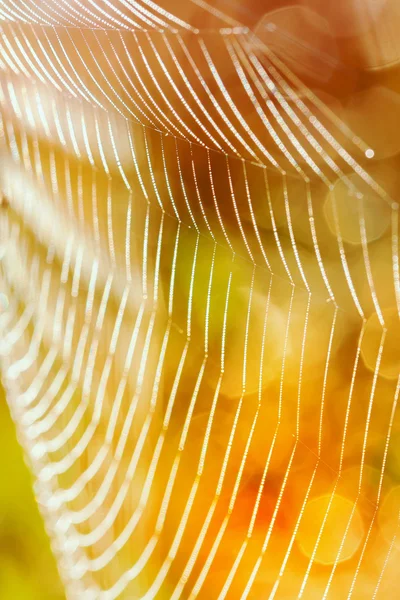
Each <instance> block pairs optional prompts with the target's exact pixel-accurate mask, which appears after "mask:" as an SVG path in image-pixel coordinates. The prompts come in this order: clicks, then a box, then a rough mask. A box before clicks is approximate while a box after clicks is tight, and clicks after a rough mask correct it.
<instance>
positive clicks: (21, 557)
mask: <svg viewBox="0 0 400 600" xmlns="http://www.w3.org/2000/svg"><path fill="white" fill-rule="evenodd" d="M0 474H1V483H0V598H1V600H63V599H64V598H65V596H64V593H63V590H62V586H61V582H60V579H59V576H58V572H57V568H56V565H55V561H54V558H53V555H52V554H51V550H50V545H49V541H48V539H47V536H46V533H45V530H44V527H43V522H42V519H41V517H40V514H39V511H38V507H37V504H36V502H35V499H34V496H33V492H32V477H31V475H30V473H29V471H28V468H27V466H26V464H25V462H24V460H23V452H22V449H21V447H20V446H19V444H18V442H17V437H16V432H15V427H14V424H13V422H12V419H11V417H10V413H9V410H8V407H7V404H6V401H5V397H4V391H3V389H2V388H0Z"/></svg>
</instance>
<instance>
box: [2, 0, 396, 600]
mask: <svg viewBox="0 0 400 600" xmlns="http://www.w3.org/2000/svg"><path fill="white" fill-rule="evenodd" d="M205 15H207V19H205ZM0 19H1V34H2V39H1V43H0V68H1V72H2V77H1V81H0V84H1V87H0V102H1V107H2V112H1V114H2V125H1V127H2V129H1V137H2V159H3V160H2V163H1V166H0V169H1V188H2V190H3V194H4V198H5V199H6V203H4V204H7V205H6V206H5V205H4V206H3V207H2V213H1V244H2V260H1V274H2V278H1V287H2V293H3V296H2V299H3V301H4V299H8V302H9V306H8V308H7V310H4V311H3V313H2V314H1V316H0V319H1V329H2V339H1V345H0V352H1V361H2V370H3V381H4V385H5V387H6V390H7V395H8V402H9V406H10V410H11V412H12V415H13V418H14V420H15V422H16V424H17V428H18V435H19V440H20V442H21V444H22V445H23V447H24V448H25V451H26V455H27V459H28V460H29V464H30V466H31V469H32V471H33V472H34V474H35V477H36V484H35V492H36V496H37V500H38V503H39V506H40V508H41V510H42V514H43V516H44V520H45V524H46V527H47V530H48V533H49V535H50V538H51V540H52V546H53V550H54V553H55V554H56V556H57V559H58V565H59V569H60V573H61V576H62V578H63V581H64V584H65V590H66V594H67V597H68V598H78V597H79V598H80V597H84V598H88V599H89V598H96V599H97V598H99V599H104V600H106V599H107V600H108V599H110V600H111V599H114V598H136V597H140V598H154V597H158V598H168V599H170V598H171V599H172V598H173V599H174V600H177V599H178V598H190V599H191V600H192V599H194V598H197V597H198V596H199V597H204V598H218V599H221V600H222V599H223V598H226V597H231V598H242V599H245V598H260V597H269V598H270V599H271V600H272V598H275V597H277V598H285V597H290V598H294V597H299V598H300V597H303V596H304V597H306V598H326V597H327V596H328V595H330V596H331V597H335V598H336V597H340V598H341V597H346V598H350V597H359V598H365V597H375V595H377V594H378V592H379V591H380V590H382V589H384V585H388V583H387V580H385V573H386V570H387V567H388V564H389V561H390V558H391V556H392V555H393V553H394V551H395V550H394V548H395V542H396V535H397V530H396V529H395V530H394V531H393V538H392V540H391V543H390V544H388V545H387V547H385V548H384V549H383V550H382V548H380V551H379V552H378V551H377V548H376V526H377V515H378V510H379V507H380V505H381V500H382V496H383V493H384V490H385V482H386V479H385V478H386V470H387V458H388V455H389V454H390V451H391V448H392V446H393V443H394V442H393V436H392V433H393V431H394V429H395V427H396V419H397V420H398V417H397V413H396V406H397V400H398V394H399V380H398V376H397V375H398V374H397V375H395V376H393V375H391V377H389V378H386V379H385V378H383V379H382V377H380V374H381V369H382V364H383V363H382V361H383V360H384V358H385V350H386V345H385V344H387V339H388V338H389V337H390V335H391V328H392V327H393V325H392V323H391V322H390V320H388V316H387V315H388V313H387V310H386V308H387V306H388V305H390V306H394V307H396V311H397V314H398V312H400V288H399V271H398V269H399V261H398V205H397V203H396V202H394V201H393V200H392V199H391V198H390V196H389V195H388V194H387V193H386V191H385V190H384V189H382V187H381V186H380V185H379V184H378V183H377V182H376V181H375V180H374V179H373V178H372V177H371V176H370V175H369V174H368V169H367V168H366V167H365V164H366V162H368V161H366V158H365V156H366V155H367V156H368V155H370V153H369V148H368V147H367V145H366V144H365V143H364V142H363V141H362V140H361V139H359V138H357V137H356V136H355V135H354V134H352V133H351V131H350V130H349V129H348V128H347V126H346V125H345V124H344V123H342V122H341V121H340V120H339V119H337V118H336V117H335V115H334V114H333V113H331V112H330V111H329V110H328V109H327V108H326V107H325V106H324V105H323V104H322V103H321V102H320V101H319V100H318V98H317V97H316V96H315V95H314V94H313V93H312V92H311V91H310V90H308V89H307V88H306V87H305V86H304V85H303V84H302V83H301V82H300V81H299V80H298V79H297V77H296V76H295V75H294V74H293V73H291V72H290V71H289V70H288V68H287V67H286V66H285V65H284V64H283V63H282V62H281V61H280V60H279V59H278V58H277V57H276V56H275V55H274V54H273V53H272V52H271V51H270V50H269V48H268V47H266V46H265V45H264V44H263V43H262V42H261V41H260V40H259V39H257V38H255V37H254V36H253V34H252V33H251V31H249V30H248V29H247V28H246V27H243V26H241V25H240V23H236V22H235V21H233V20H232V19H230V18H228V17H224V15H222V13H220V12H218V11H216V10H215V9H213V8H212V7H210V6H209V5H207V4H206V3H205V2H201V1H200V0H199V1H196V2H190V3H187V5H186V6H182V7H181V8H180V9H179V11H177V14H176V15H175V14H172V13H170V12H169V11H168V10H167V9H166V8H163V7H162V5H161V4H156V3H154V2H152V1H150V0H142V1H135V2H128V1H125V0H120V1H118V2H117V1H116V0H114V1H113V2H110V1H107V0H104V1H103V2H100V1H99V2H97V1H95V0H89V1H88V2H86V3H81V2H79V1H77V0H74V1H72V0H61V1H57V2H55V1H54V0H48V1H44V0H42V1H41V2H37V3H31V2H24V1H23V0H6V1H4V2H1V4H0ZM205 22H206V23H207V26H204V23H205ZM363 165H364V166H363ZM338 182H339V183H340V185H341V186H342V187H341V188H338ZM338 189H339V191H338ZM340 190H341V191H340ZM343 190H345V192H346V193H348V194H349V195H350V196H351V197H352V200H353V203H354V213H353V220H354V222H355V223H356V228H355V230H354V229H353V230H351V235H353V236H354V235H355V236H356V238H357V244H356V246H355V248H356V249H355V250H354V247H352V248H351V247H350V246H349V244H348V243H347V242H348V235H349V234H348V229H346V226H347V225H348V223H346V222H345V220H344V219H343V214H342V212H341V206H342V204H341V203H340V198H338V197H337V195H338V194H339V195H340V193H342V194H343ZM371 193H372V194H373V195H374V198H375V199H376V206H378V209H379V211H380V214H382V215H383V217H384V218H385V219H387V222H388V232H387V233H386V238H385V239H386V242H387V244H386V246H385V249H386V250H385V251H386V252H387V254H386V255H385V260H386V264H388V265H389V267H390V269H389V271H388V272H389V278H388V281H387V285H382V283H381V281H382V280H381V279H380V275H381V274H380V268H377V266H376V262H374V259H373V256H371V252H372V250H371V245H370V244H369V242H370V239H371V233H370V229H371V220H370V219H369V214H368V210H369V208H368V207H369V205H366V204H365V202H364V200H365V198H366V196H368V194H371ZM328 195H329V198H330V206H331V229H329V228H327V226H326V219H325V218H324V214H323V211H322V208H321V206H322V204H323V203H322V202H321V198H325V197H326V196H328ZM343 229H345V230H346V232H347V233H346V232H343ZM360 265H361V267H360ZM360 273H361V274H360ZM389 284H390V285H389ZM388 290H389V292H388ZM388 294H389V296H390V298H389V300H388V299H387V295H388ZM371 313H373V314H374V315H376V319H377V322H378V326H379V328H380V337H379V343H378V344H377V345H376V347H373V348H372V352H373V356H374V360H373V361H372V367H371V365H369V366H370V368H369V371H367V370H366V369H365V365H364V362H365V360H364V362H363V344H365V343H367V345H368V344H369V342H368V337H367V327H368V322H369V321H368V318H369V316H370V314H371ZM349 332H351V335H350V334H349ZM369 345H371V344H369ZM368 347H369V346H368ZM364 354H365V353H364ZM338 381H341V382H342V383H341V386H338ZM363 386H364V387H363ZM360 390H361V392H362V397H363V398H364V403H363V404H362V406H361V407H360V406H359V398H360V394H361V392H360ZM354 398H355V400H354ZM375 423H377V426H376V427H375ZM378 434H379V435H378ZM349 464H353V465H354V464H355V465H356V466H357V476H356V477H355V478H354V477H353V479H352V485H351V490H350V491H349V490H348V489H345V488H343V485H344V483H343V482H345V483H346V481H347V480H346V477H345V473H346V467H348V465H349ZM369 464H373V465H374V467H375V470H376V471H377V472H378V474H379V476H378V478H377V479H375V480H374V482H373V483H371V478H370V477H369V476H368V465H369ZM354 482H355V483H354ZM347 483H348V482H347ZM346 485H347V484H346ZM343 489H345V491H346V492H347V497H350V498H351V499H352V509H351V512H350V513H349V514H348V516H347V518H346V520H345V522H344V524H342V525H343V527H342V529H341V532H340V540H339V542H340V543H338V545H337V553H336V556H335V559H334V560H332V561H330V564H329V565H328V567H326V566H325V567H324V570H323V571H321V570H320V569H319V567H318V565H317V564H316V562H318V561H316V558H317V557H318V551H319V548H320V546H321V544H322V543H323V542H324V531H325V529H326V525H327V522H328V519H329V514H330V511H332V510H333V509H334V506H335V498H337V497H338V496H339V495H340V494H342V493H343ZM321 493H325V494H326V498H327V506H326V511H325V515H324V519H323V520H322V522H321V524H320V527H319V528H318V531H317V535H316V538H315V540H314V545H313V549H312V551H311V552H309V553H308V555H307V556H306V558H305V556H304V555H301V553H300V551H299V548H298V544H297V542H296V540H297V536H298V534H299V531H300V530H301V527H302V519H303V517H304V514H305V510H306V506H307V503H308V502H309V500H310V498H312V497H314V496H315V495H316V494H321ZM361 505H362V506H363V507H364V508H363V511H364V512H363V519H364V530H363V534H362V538H361V541H360V544H359V547H358V549H357V552H356V553H355V554H354V556H353V557H352V558H351V560H349V561H347V563H345V564H346V567H345V568H343V564H342V562H341V561H342V559H343V556H342V555H343V552H344V549H345V546H346V543H347V541H346V540H347V539H348V538H349V537H350V536H351V535H352V533H351V532H352V524H353V523H354V520H355V519H356V517H357V514H358V510H359V507H360V506H361ZM365 507H367V508H365ZM325 535H326V534H325ZM371 565H372V566H371Z"/></svg>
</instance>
